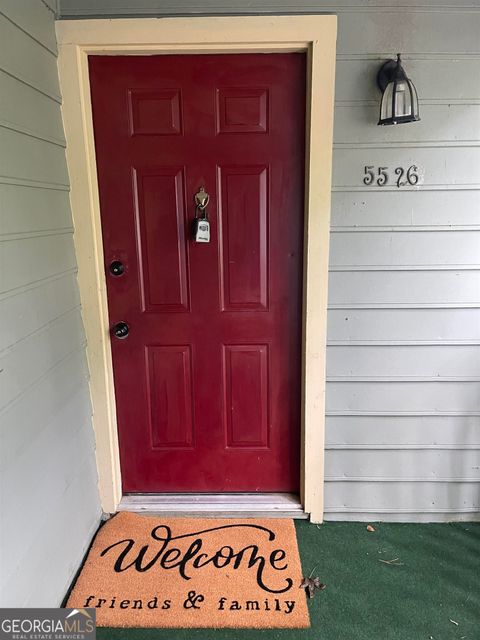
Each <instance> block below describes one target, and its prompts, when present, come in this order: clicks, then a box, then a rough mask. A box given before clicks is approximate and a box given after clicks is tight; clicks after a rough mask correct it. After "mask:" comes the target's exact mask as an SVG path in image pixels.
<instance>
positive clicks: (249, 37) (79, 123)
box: [56, 15, 337, 522]
mask: <svg viewBox="0 0 480 640" xmlns="http://www.w3.org/2000/svg"><path fill="white" fill-rule="evenodd" d="M56 31H57V41H58V47H59V56H58V63H59V76H60V88H61V93H62V97H63V105H62V113H63V122H64V128H65V137H66V143H67V149H66V156H67V164H68V170H69V175H70V184H71V189H70V203H71V207H72V214H73V222H74V227H75V234H74V241H75V249H76V256H77V264H78V284H79V288H80V298H81V304H82V314H83V322H84V326H85V332H86V336H87V359H88V364H89V370H90V393H91V399H92V407H93V426H94V430H95V437H96V459H97V468H98V478H99V480H98V483H99V491H100V499H101V503H102V507H103V510H104V511H106V512H115V511H116V510H117V509H118V507H119V504H120V501H121V499H122V488H121V475H120V459H119V450H118V436H117V425H116V411H115V389H114V384H113V367H112V356H111V349H110V334H109V322H108V309H107V291H106V282H105V271H104V260H103V244H102V233H101V219H100V205H99V196H98V184H97V172H96V162H95V147H94V135H93V121H92V112H91V102H90V85H89V76H88V55H89V54H95V55H102V54H103V55H151V54H162V53H164V54H167V53H169V54H173V53H175V54H181V53H188V54H192V53H198V54H201V53H242V52H250V53H261V52H269V53H273V52H289V51H290V52H294V51H304V52H306V53H307V58H308V65H307V68H308V70H307V74H308V77H307V104H306V123H307V124H306V164H305V172H306V174H305V230H304V262H303V264H304V266H303V272H304V287H303V289H304V294H303V341H302V342H303V344H302V392H301V393H302V417H301V419H302V445H301V447H302V450H301V479H300V486H301V496H300V500H301V504H302V507H303V509H304V511H305V513H307V514H310V518H311V520H312V522H321V521H322V520H323V504H324V503H323V488H324V448H325V384H326V379H325V378H326V373H325V360H326V328H327V283H328V249H329V225H330V198H331V195H330V193H331V174H332V142H333V96H334V78H335V47H336V31H337V18H336V16H332V15H302V16H255V17H253V16H252V17H231V18H230V17H189V18H161V19H157V18H135V19H115V20H108V19H99V20H64V21H59V22H57V23H56Z"/></svg>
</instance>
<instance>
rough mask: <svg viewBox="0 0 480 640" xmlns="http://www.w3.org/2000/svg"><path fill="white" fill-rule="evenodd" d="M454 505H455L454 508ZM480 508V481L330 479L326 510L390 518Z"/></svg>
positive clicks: (326, 488)
mask: <svg viewBox="0 0 480 640" xmlns="http://www.w3.org/2000/svg"><path fill="white" fill-rule="evenodd" d="M452 505H455V506H454V507H452ZM479 510H480V495H479V492H478V484H475V483H473V482H465V483H462V482H444V483H441V482H385V483H383V484H382V483H381V482H366V481H363V482H327V483H326V487H325V511H326V513H327V514H329V516H330V517H331V518H332V517H334V516H335V514H336V513H342V512H344V513H345V512H347V513H348V512H350V513H354V514H358V513H362V511H363V512H365V513H367V514H368V513H376V514H377V517H376V518H375V519H376V520H378V519H382V520H383V519H386V517H388V515H390V514H391V513H402V512H404V513H405V514H408V517H407V518H406V519H407V520H408V519H411V518H412V516H413V514H415V513H425V514H428V513H439V512H440V513H441V512H443V513H445V514H446V516H447V517H448V516H449V515H450V513H451V512H453V513H462V512H466V513H469V514H470V515H472V514H474V513H476V512H478V511H479Z"/></svg>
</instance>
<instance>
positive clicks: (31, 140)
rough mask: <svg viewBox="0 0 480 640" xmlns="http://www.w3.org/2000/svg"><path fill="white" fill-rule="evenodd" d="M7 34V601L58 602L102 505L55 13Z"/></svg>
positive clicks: (3, 186) (2, 366)
mask: <svg viewBox="0 0 480 640" xmlns="http://www.w3.org/2000/svg"><path fill="white" fill-rule="evenodd" d="M0 41H1V42H2V56H1V58H0V317H1V318H2V321H1V323H0V326H1V331H0V438H1V445H0V511H1V513H2V535H1V539H0V606H3V607H6V606H16V607H22V606H46V607H55V606H58V605H59V604H60V602H61V601H62V599H63V596H64V594H65V591H66V589H67V588H68V586H69V583H70V581H71V580H72V578H73V576H74V574H75V572H76V570H77V568H78V565H79V563H80V561H81V559H82V557H83V554H84V553H85V551H86V548H87V547H88V544H89V541H90V539H91V536H92V535H93V532H94V530H95V528H96V527H97V526H98V521H99V517H100V505H99V500H98V492H97V486H96V469H95V455H94V439H93V430H92V425H91V407H90V398H89V390H88V373H87V366H86V358H85V336H84V331H83V325H82V320H81V317H80V307H79V295H78V287H77V283H76V279H75V270H76V263H75V254H74V248H73V241H72V233H73V228H72V220H71V213H70V209H69V202H68V175H67V168H66V163H65V154H64V136H63V127H62V121H61V114H60V104H59V103H60V96H59V89H58V77H57V64H56V43H55V31H54V13H53V11H52V9H51V8H50V7H49V6H48V5H47V4H45V3H44V2H43V1H42V0H32V1H31V2H27V3H26V2H17V1H16V0H6V1H5V2H3V3H2V7H1V9H0Z"/></svg>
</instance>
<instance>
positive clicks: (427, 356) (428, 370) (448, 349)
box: [327, 345, 480, 381]
mask: <svg viewBox="0 0 480 640" xmlns="http://www.w3.org/2000/svg"><path fill="white" fill-rule="evenodd" d="M327 376H328V378H329V379H330V380H331V379H332V378H339V379H345V380H348V379H350V380H352V379H353V380H363V379H366V378H368V379H376V378H378V379H380V380H382V379H391V380H398V379H400V380H402V379H403V380H406V379H408V378H412V379H420V380H421V379H425V380H428V379H430V380H439V379H440V380H444V379H449V378H456V379H459V380H469V379H471V378H476V379H478V380H479V381H480V345H479V346H476V347H475V346H472V345H464V346H460V345H450V346H445V345H429V346H398V345H397V346H390V345H388V346H380V347H375V346H370V345H369V346H336V347H332V346H329V347H328V359H327Z"/></svg>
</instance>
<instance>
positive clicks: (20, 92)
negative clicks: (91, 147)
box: [0, 71, 65, 145]
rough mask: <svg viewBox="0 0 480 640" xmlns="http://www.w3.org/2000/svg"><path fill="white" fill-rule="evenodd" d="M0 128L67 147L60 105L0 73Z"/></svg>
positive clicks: (2, 72)
mask: <svg viewBox="0 0 480 640" xmlns="http://www.w3.org/2000/svg"><path fill="white" fill-rule="evenodd" d="M0 105H1V107H0V109H1V113H2V115H1V120H0V125H1V126H6V127H10V128H14V129H17V130H18V131H23V132H25V133H27V134H30V135H32V136H36V137H39V138H43V139H44V140H47V141H50V142H56V143H57V144H60V145H63V144H65V140H64V136H63V128H62V122H61V121H60V120H59V119H58V117H57V116H58V103H57V102H55V101H54V100H52V99H51V98H49V97H47V96H46V95H45V94H43V93H40V92H39V91H36V90H35V89H33V88H32V87H30V86H29V85H27V84H23V83H21V82H18V80H16V79H15V78H14V77H12V76H10V75H8V74H7V73H5V72H4V71H0Z"/></svg>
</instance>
